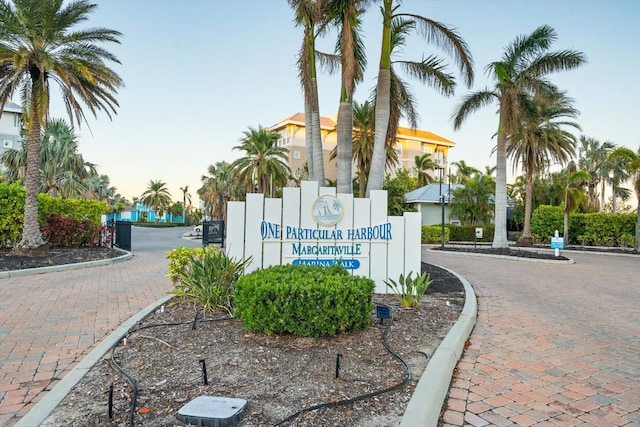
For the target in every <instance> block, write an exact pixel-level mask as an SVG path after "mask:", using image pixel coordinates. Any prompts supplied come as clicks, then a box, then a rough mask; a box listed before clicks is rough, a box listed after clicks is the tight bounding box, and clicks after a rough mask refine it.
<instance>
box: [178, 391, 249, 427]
mask: <svg viewBox="0 0 640 427" xmlns="http://www.w3.org/2000/svg"><path fill="white" fill-rule="evenodd" d="M246 408H247V401H246V400H244V399H235V398H230V397H221V396H198V397H196V398H195V399H193V400H191V401H190V402H189V403H187V404H186V405H184V406H183V407H182V408H180V410H179V411H178V413H177V414H176V418H177V419H178V420H180V421H182V422H184V423H187V424H191V425H196V426H198V427H235V426H237V425H238V423H240V421H241V420H242V418H243V417H244V413H245V411H246Z"/></svg>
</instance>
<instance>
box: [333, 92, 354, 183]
mask: <svg viewBox="0 0 640 427" xmlns="http://www.w3.org/2000/svg"><path fill="white" fill-rule="evenodd" d="M337 130H338V146H337V150H338V155H337V163H338V189H337V190H338V193H353V185H351V176H352V172H351V165H352V158H353V106H352V105H351V102H350V101H346V102H340V107H339V108H338V126H337Z"/></svg>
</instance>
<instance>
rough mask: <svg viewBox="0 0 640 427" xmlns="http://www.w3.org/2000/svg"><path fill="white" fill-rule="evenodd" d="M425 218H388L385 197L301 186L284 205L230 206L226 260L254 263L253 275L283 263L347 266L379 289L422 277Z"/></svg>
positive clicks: (253, 201)
mask: <svg viewBox="0 0 640 427" xmlns="http://www.w3.org/2000/svg"><path fill="white" fill-rule="evenodd" d="M420 237H421V236H420V214H419V213H417V212H407V213H405V214H404V215H403V216H401V217H400V216H397V217H393V216H387V192H386V191H373V192H372V194H371V198H370V199H364V198H354V197H353V195H352V194H337V195H336V189H335V188H334V187H318V183H317V182H309V181H307V182H303V183H302V185H301V187H300V188H298V187H287V188H284V189H283V197H282V199H272V198H264V196H263V195H262V194H256V193H250V194H247V200H246V202H229V203H228V205H227V242H226V245H225V246H226V251H227V255H229V256H230V257H233V258H236V259H243V258H248V257H253V262H252V263H251V265H250V266H249V267H248V268H247V271H252V270H256V269H259V268H265V267H268V266H271V265H281V264H293V265H298V264H313V265H332V264H334V263H341V264H342V265H343V266H344V267H345V268H346V269H347V270H349V271H350V272H351V273H352V274H355V275H359V276H365V277H369V278H371V279H373V280H374V281H375V282H376V292H378V293H385V292H387V287H386V285H385V283H384V281H385V280H387V279H388V278H392V279H394V280H397V279H398V277H399V276H400V274H405V276H406V275H407V274H408V273H409V272H414V273H419V272H420Z"/></svg>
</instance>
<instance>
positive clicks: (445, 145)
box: [269, 113, 456, 180]
mask: <svg viewBox="0 0 640 427" xmlns="http://www.w3.org/2000/svg"><path fill="white" fill-rule="evenodd" d="M336 120H337V115H332V116H329V117H320V134H321V139H322V150H323V153H324V170H325V177H326V178H327V179H330V180H335V179H336V178H337V169H336V161H335V160H331V161H330V160H329V154H330V153H331V150H333V148H334V147H335V146H336V143H337V128H336ZM269 129H270V130H273V131H276V132H278V133H279V134H280V135H281V138H280V139H279V140H278V146H279V147H286V148H288V149H289V167H290V168H291V172H293V173H294V174H295V172H296V171H297V170H298V169H300V170H302V169H303V168H304V164H305V163H306V162H307V149H306V143H305V124H304V114H303V113H296V114H294V115H293V116H291V117H287V118H286V119H283V120H281V121H279V122H278V123H276V124H275V125H273V126H271V127H269ZM455 146H456V143H455V142H453V141H450V140H448V139H446V138H443V137H441V136H440V135H436V134H435V133H433V132H429V131H426V130H420V129H411V128H407V127H402V126H400V127H398V134H397V135H396V151H397V152H398V160H399V164H398V165H397V166H396V167H397V168H400V167H402V168H405V169H411V168H412V167H413V166H414V164H415V156H417V155H421V154H424V153H429V154H431V159H432V160H433V161H434V162H435V163H437V164H438V165H439V169H441V171H438V173H439V174H442V175H440V176H444V177H445V179H446V176H447V175H448V173H449V172H448V170H447V169H448V165H447V157H448V153H449V149H450V148H453V147H455ZM354 172H355V169H354ZM389 172H390V173H392V174H393V172H395V171H394V170H391V171H389Z"/></svg>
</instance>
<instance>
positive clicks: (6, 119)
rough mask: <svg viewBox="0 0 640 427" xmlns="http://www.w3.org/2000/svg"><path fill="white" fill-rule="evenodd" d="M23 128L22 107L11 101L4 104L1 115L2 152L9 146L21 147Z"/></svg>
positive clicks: (0, 137)
mask: <svg viewBox="0 0 640 427" xmlns="http://www.w3.org/2000/svg"><path fill="white" fill-rule="evenodd" d="M21 129H22V107H20V106H19V105H18V104H16V103H13V102H11V101H9V102H7V103H6V104H5V105H4V108H3V109H2V115H0V153H2V152H4V151H5V150H7V149H9V148H19V147H20V130H21Z"/></svg>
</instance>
